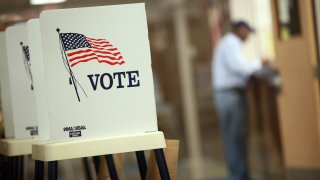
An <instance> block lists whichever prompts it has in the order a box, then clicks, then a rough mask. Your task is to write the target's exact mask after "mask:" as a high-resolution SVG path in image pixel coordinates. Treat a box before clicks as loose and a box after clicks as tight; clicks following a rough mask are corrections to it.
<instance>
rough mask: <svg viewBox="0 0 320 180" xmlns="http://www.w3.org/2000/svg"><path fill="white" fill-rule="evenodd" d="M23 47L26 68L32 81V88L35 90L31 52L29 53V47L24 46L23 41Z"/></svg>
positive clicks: (21, 43)
mask: <svg viewBox="0 0 320 180" xmlns="http://www.w3.org/2000/svg"><path fill="white" fill-rule="evenodd" d="M20 45H21V48H22V52H23V56H24V60H23V63H24V68H25V70H26V73H27V76H28V78H29V79H30V81H31V90H33V79H32V73H31V69H30V66H31V63H30V54H29V47H28V46H24V45H23V42H20Z"/></svg>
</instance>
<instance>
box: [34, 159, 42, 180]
mask: <svg viewBox="0 0 320 180" xmlns="http://www.w3.org/2000/svg"><path fill="white" fill-rule="evenodd" d="M34 169H35V173H34V178H35V180H43V170H44V162H43V161H39V160H36V161H35V168H34Z"/></svg>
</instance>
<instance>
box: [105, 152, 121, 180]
mask: <svg viewBox="0 0 320 180" xmlns="http://www.w3.org/2000/svg"><path fill="white" fill-rule="evenodd" d="M106 161H107V165H108V170H109V174H110V178H111V180H118V179H119V178H118V174H117V170H116V166H115V163H114V160H113V157H112V154H108V155H106Z"/></svg>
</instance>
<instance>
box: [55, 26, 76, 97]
mask: <svg viewBox="0 0 320 180" xmlns="http://www.w3.org/2000/svg"><path fill="white" fill-rule="evenodd" d="M57 32H58V34H59V41H60V45H61V47H62V48H63V57H64V58H63V61H64V62H63V63H64V64H65V65H67V67H68V72H69V74H70V79H71V82H72V84H73V87H74V90H75V91H76V94H77V98H78V101H79V102H80V96H79V93H78V88H77V84H76V82H75V81H76V80H75V77H74V74H73V72H72V70H71V67H70V65H69V62H68V57H67V55H66V50H65V47H64V44H63V43H62V39H61V34H60V29H59V28H57ZM70 79H69V83H70Z"/></svg>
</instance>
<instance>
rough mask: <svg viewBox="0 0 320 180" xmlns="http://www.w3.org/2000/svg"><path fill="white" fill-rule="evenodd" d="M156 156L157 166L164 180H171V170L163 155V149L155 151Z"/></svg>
mask: <svg viewBox="0 0 320 180" xmlns="http://www.w3.org/2000/svg"><path fill="white" fill-rule="evenodd" d="M154 155H155V157H156V160H157V165H158V169H159V173H160V177H161V179H162V180H170V175H169V170H168V166H167V161H166V158H165V156H164V153H163V149H155V150H154Z"/></svg>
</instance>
